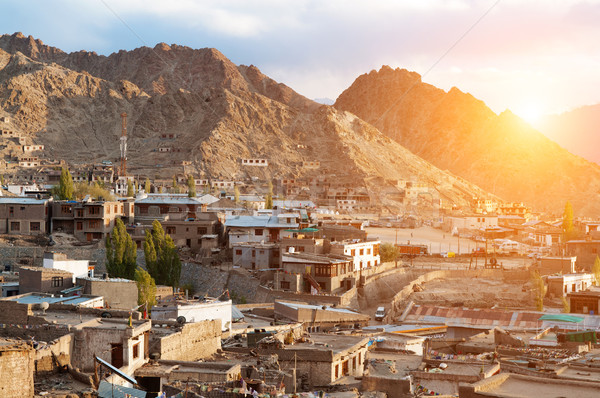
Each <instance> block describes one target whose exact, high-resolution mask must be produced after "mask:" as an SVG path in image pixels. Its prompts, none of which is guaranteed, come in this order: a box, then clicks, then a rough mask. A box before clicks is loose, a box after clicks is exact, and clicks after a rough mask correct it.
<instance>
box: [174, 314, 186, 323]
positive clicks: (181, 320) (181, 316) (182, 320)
mask: <svg viewBox="0 0 600 398" xmlns="http://www.w3.org/2000/svg"><path fill="white" fill-rule="evenodd" d="M176 320H177V323H178V324H180V325H183V324H184V323H185V321H186V319H185V317H184V316H183V315H179V316H178V317H177V319H176Z"/></svg>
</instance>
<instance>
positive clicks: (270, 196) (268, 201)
mask: <svg viewBox="0 0 600 398" xmlns="http://www.w3.org/2000/svg"><path fill="white" fill-rule="evenodd" d="M272 208H273V183H272V182H271V181H269V193H268V194H267V197H266V198H265V209H272Z"/></svg>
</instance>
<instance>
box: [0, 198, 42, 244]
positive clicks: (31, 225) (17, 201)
mask: <svg viewBox="0 0 600 398" xmlns="http://www.w3.org/2000/svg"><path fill="white" fill-rule="evenodd" d="M51 202H52V200H50V199H33V198H9V197H4V198H0V234H11V235H45V234H47V233H48V222H47V221H48V213H49V206H50V204H51Z"/></svg>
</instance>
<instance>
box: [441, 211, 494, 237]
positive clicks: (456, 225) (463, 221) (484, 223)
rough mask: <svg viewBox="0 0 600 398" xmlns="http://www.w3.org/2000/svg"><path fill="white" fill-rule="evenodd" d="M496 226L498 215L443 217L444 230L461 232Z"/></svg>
mask: <svg viewBox="0 0 600 398" xmlns="http://www.w3.org/2000/svg"><path fill="white" fill-rule="evenodd" d="M497 226H498V216H497V215H492V214H487V215H485V214H473V215H465V216H461V217H456V216H453V217H445V218H444V228H443V229H444V230H445V231H447V232H454V231H457V232H459V233H460V232H463V231H467V230H474V229H486V228H493V227H497Z"/></svg>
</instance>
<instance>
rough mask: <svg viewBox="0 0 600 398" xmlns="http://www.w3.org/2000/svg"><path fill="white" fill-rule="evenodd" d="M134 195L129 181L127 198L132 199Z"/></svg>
mask: <svg viewBox="0 0 600 398" xmlns="http://www.w3.org/2000/svg"><path fill="white" fill-rule="evenodd" d="M134 194H135V193H134V192H133V184H132V182H131V180H127V197H129V198H132V197H133V195H134Z"/></svg>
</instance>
